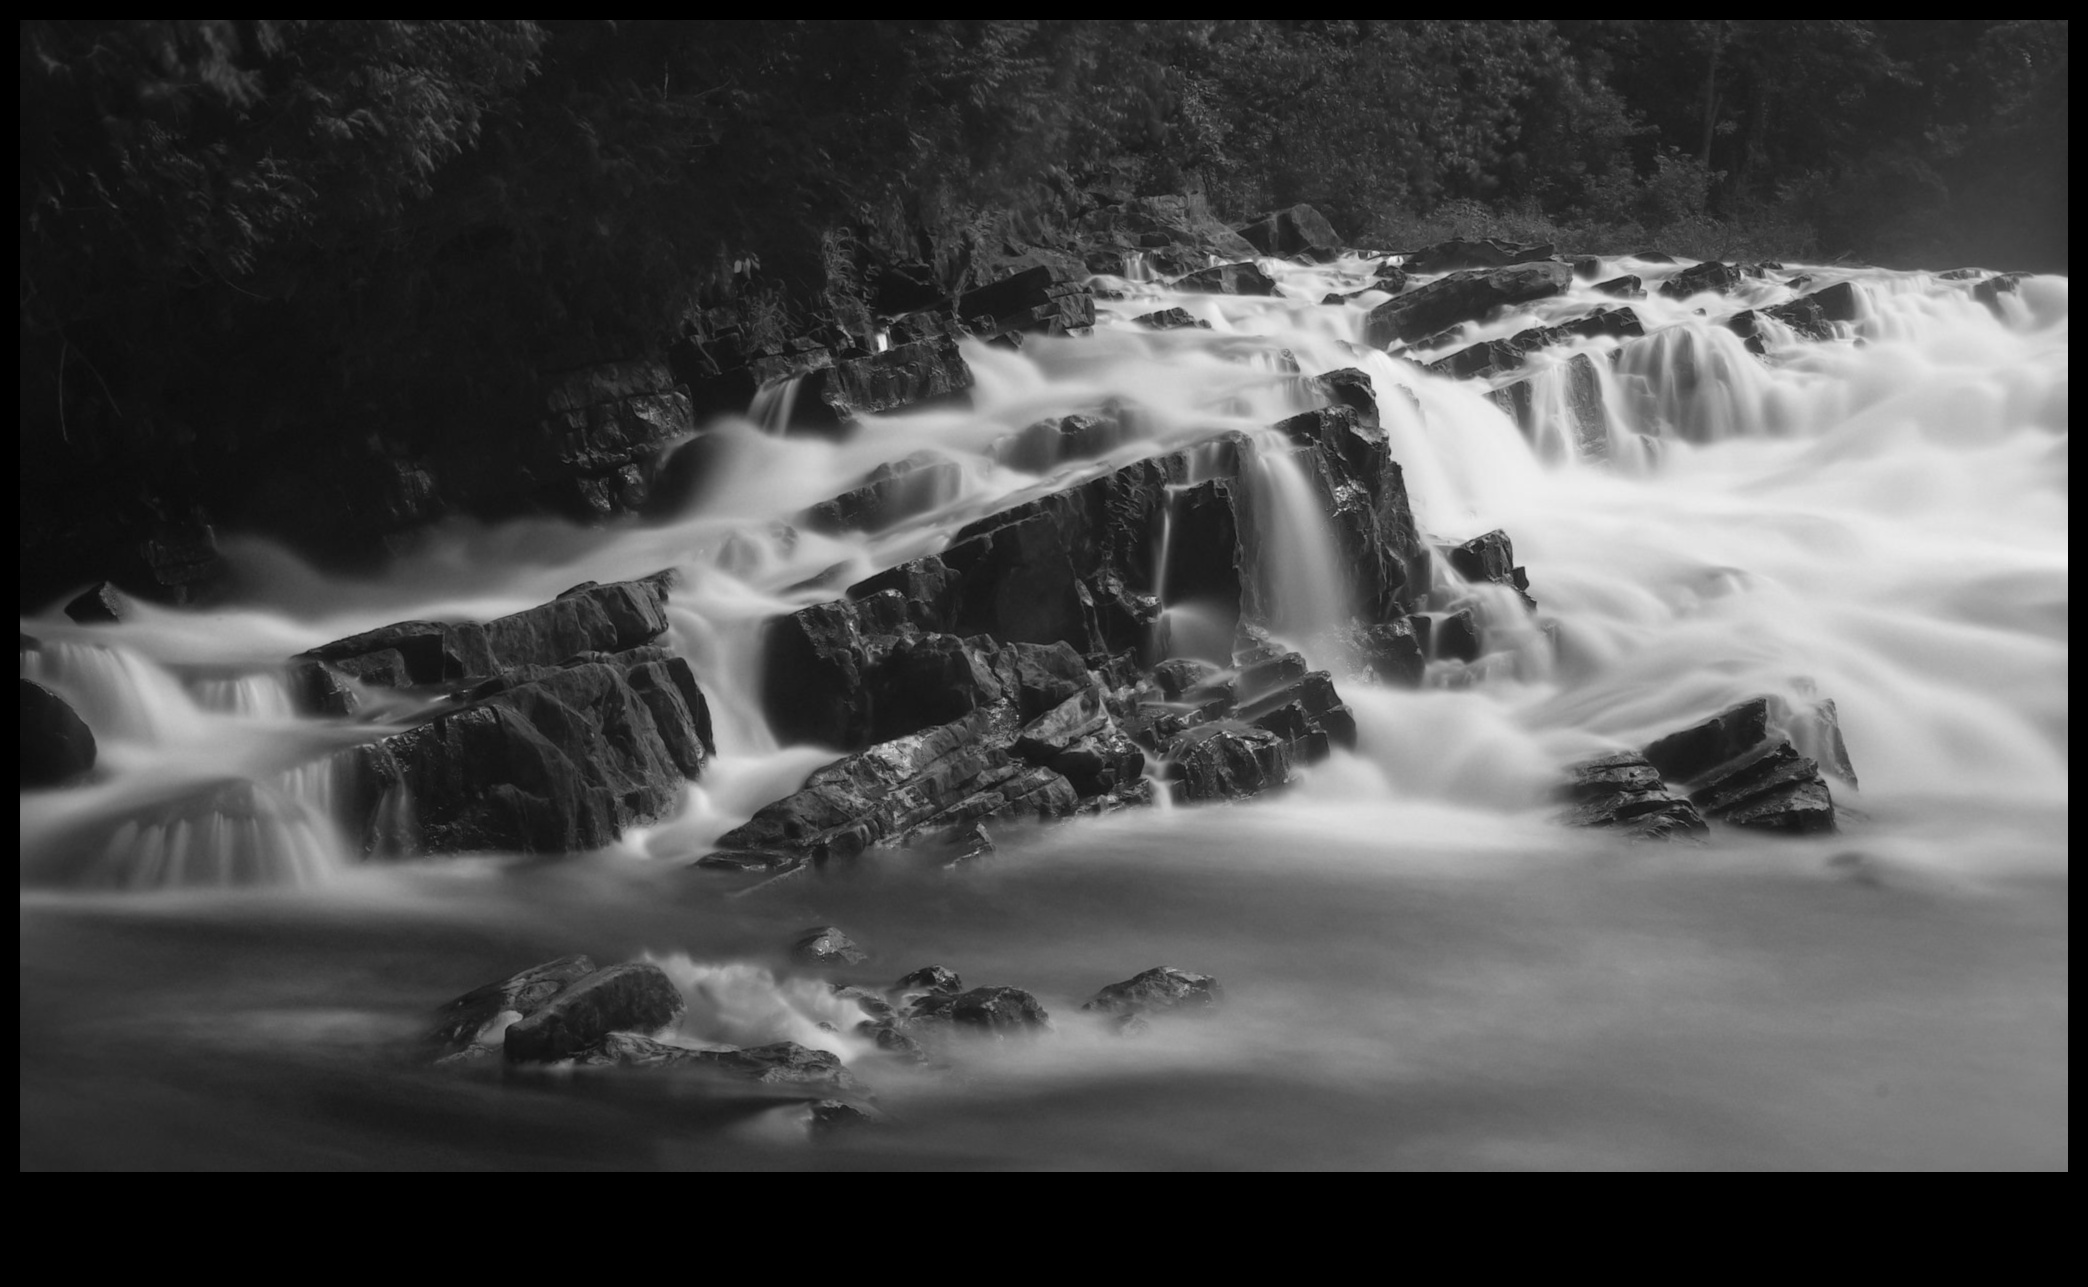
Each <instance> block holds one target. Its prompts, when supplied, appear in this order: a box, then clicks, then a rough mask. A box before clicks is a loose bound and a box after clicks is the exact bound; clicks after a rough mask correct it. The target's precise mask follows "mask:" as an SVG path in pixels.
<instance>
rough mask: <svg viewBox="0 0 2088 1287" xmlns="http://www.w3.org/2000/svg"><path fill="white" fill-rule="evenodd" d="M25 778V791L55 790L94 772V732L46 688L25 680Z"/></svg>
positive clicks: (22, 686)
mask: <svg viewBox="0 0 2088 1287" xmlns="http://www.w3.org/2000/svg"><path fill="white" fill-rule="evenodd" d="M20 683H21V703H22V743H21V775H22V785H23V786H24V787H53V786H63V785H64V784H66V783H68V782H71V781H74V780H76V779H78V778H81V777H84V776H86V774H87V773H88V772H90V771H91V770H92V769H93V768H94V757H95V745H94V732H93V730H91V729H89V728H88V727H87V722H86V721H85V720H83V719H81V718H80V717H79V715H78V714H77V713H75V712H74V710H73V708H72V707H71V706H69V705H67V704H66V701H65V699H64V698H63V697H60V696H59V695H58V694H56V693H54V692H52V691H51V690H50V689H48V688H45V687H44V686H43V685H42V684H38V683H32V682H31V681H29V680H26V679H24V680H22V681H20Z"/></svg>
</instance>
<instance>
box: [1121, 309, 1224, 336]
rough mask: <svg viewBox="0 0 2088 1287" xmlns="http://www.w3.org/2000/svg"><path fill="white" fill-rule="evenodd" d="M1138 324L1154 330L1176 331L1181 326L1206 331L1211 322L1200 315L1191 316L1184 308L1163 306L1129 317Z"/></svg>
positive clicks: (1209, 327)
mask: <svg viewBox="0 0 2088 1287" xmlns="http://www.w3.org/2000/svg"><path fill="white" fill-rule="evenodd" d="M1131 320H1132V321H1134V322H1136V323H1138V324H1139V325H1140V326H1145V327H1150V328H1152V329H1153V330H1156V331H1176V330H1180V329H1182V328H1183V327H1201V328H1202V329H1204V330H1206V331H1208V330H1210V329H1211V324H1210V323H1209V322H1206V321H1205V320H1203V319H1202V318H1200V317H1192V316H1190V314H1189V310H1187V309H1185V308H1163V309H1161V310H1159V311H1158V312H1154V313H1146V314H1144V315H1142V316H1139V317H1135V318H1132V319H1131Z"/></svg>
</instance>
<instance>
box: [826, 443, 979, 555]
mask: <svg viewBox="0 0 2088 1287" xmlns="http://www.w3.org/2000/svg"><path fill="white" fill-rule="evenodd" d="M963 485H964V467H963V466H962V465H960V464H958V463H957V462H956V461H955V460H953V459H951V458H950V457H948V456H945V455H942V454H940V453H938V452H933V451H917V452H915V453H914V454H912V455H911V456H908V457H906V458H905V459H903V460H895V461H891V462H890V463H887V464H883V465H879V466H878V467H877V468H876V469H873V470H871V471H870V474H869V476H868V477H866V478H865V479H864V480H863V483H862V485H861V486H860V487H857V488H855V489H854V490H852V491H846V492H843V493H842V494H841V495H839V496H836V497H834V498H833V499H832V500H826V501H821V502H820V503H819V504H817V505H814V506H812V507H811V508H809V509H807V510H805V511H804V512H802V513H801V514H799V515H798V516H797V519H796V524H797V526H798V527H800V528H802V529H803V530H805V531H807V532H820V533H824V534H826V535H835V534H838V533H841V532H851V531H853V532H879V531H883V530H884V529H885V528H887V527H890V526H892V525H893V524H894V523H897V522H899V521H901V520H902V519H908V518H912V517H914V516H915V515H918V514H925V513H927V512H928V511H929V510H932V509H935V508H936V507H938V506H940V505H943V504H946V503H947V502H949V501H951V500H954V499H956V497H957V494H958V492H959V491H960V490H961V489H962V487H963Z"/></svg>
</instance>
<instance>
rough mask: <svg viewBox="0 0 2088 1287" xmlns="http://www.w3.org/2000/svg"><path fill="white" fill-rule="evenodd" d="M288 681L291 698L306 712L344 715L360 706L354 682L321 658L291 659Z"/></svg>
mask: <svg viewBox="0 0 2088 1287" xmlns="http://www.w3.org/2000/svg"><path fill="white" fill-rule="evenodd" d="M288 681H289V686H290V700H291V702H292V703H294V704H295V705H296V707H297V709H298V710H300V711H302V712H303V713H305V714H307V715H334V716H347V715H353V714H355V712H356V711H357V710H359V709H361V707H362V697H361V696H360V694H359V693H358V691H357V689H356V686H355V684H354V682H353V681H351V680H350V679H349V678H348V677H347V676H346V675H344V674H342V673H341V672H340V671H338V670H336V669H334V668H333V667H332V666H329V665H327V664H326V663H325V662H323V661H318V660H315V659H307V660H304V661H293V662H291V663H290V671H289V675H288Z"/></svg>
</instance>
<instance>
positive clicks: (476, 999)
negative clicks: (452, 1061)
mask: <svg viewBox="0 0 2088 1287" xmlns="http://www.w3.org/2000/svg"><path fill="white" fill-rule="evenodd" d="M594 972H595V963H594V962H593V961H590V960H588V959H587V958H586V957H584V956H561V957H559V958H558V959H557V960H555V961H545V962H543V963H542V964H540V965H532V966H530V967H529V968H528V969H526V970H519V971H517V972H515V973H514V974H511V975H509V976H508V977H506V978H504V979H502V980H500V981H499V982H498V983H488V984H486V985H485V986H484V987H480V988H473V989H472V990H471V991H469V992H466V993H465V994H464V995H463V996H460V997H458V998H457V999H456V1000H454V1001H451V1002H450V1003H449V1004H447V1005H445V1006H443V1007H442V1009H441V1010H440V1011H438V1012H437V1015H436V1019H435V1028H434V1032H433V1036H434V1038H435V1040H437V1041H439V1042H441V1043H442V1044H443V1045H446V1046H455V1047H462V1046H468V1045H471V1044H472V1043H473V1041H474V1040H475V1038H477V1036H478V1034H479V1032H480V1031H482V1030H483V1029H484V1028H485V1026H486V1025H487V1024H489V1023H491V1022H492V1021H493V1020H494V1019H495V1018H497V1017H498V1016H499V1015H500V1014H501V1012H503V1011H508V1010H512V1011H514V1012H515V1013H516V1014H518V1015H520V1016H521V1017H523V1018H527V1017H529V1016H530V1015H532V1014H534V1013H536V1012H537V1011H538V1010H539V1009H542V1008H543V1005H544V1003H545V1002H546V1001H549V1000H550V999H551V998H552V997H554V996H556V995H558V993H560V992H562V991H564V990H565V989H566V987H568V986H569V985H571V984H574V983H577V982H579V981H580V980H581V979H584V978H586V977H587V976H588V975H590V974H593V973H594Z"/></svg>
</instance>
